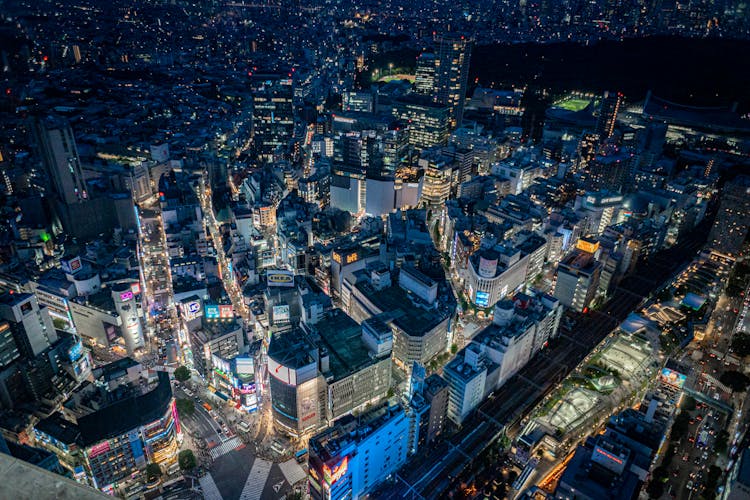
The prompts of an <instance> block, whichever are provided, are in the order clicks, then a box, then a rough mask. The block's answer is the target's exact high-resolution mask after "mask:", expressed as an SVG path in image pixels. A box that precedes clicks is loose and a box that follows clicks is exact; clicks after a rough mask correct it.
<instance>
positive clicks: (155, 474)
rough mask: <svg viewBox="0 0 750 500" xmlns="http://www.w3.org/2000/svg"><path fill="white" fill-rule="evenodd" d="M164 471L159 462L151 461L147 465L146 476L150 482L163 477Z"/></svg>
mask: <svg viewBox="0 0 750 500" xmlns="http://www.w3.org/2000/svg"><path fill="white" fill-rule="evenodd" d="M162 474H163V472H162V471H161V467H159V464H155V463H153V462H152V463H150V464H148V465H146V478H147V479H148V481H149V482H151V481H156V480H157V479H159V478H160V477H161V475H162Z"/></svg>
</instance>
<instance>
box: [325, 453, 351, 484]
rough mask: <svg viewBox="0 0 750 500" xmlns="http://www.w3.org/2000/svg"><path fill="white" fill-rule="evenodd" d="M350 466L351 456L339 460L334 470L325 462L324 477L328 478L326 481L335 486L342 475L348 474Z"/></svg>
mask: <svg viewBox="0 0 750 500" xmlns="http://www.w3.org/2000/svg"><path fill="white" fill-rule="evenodd" d="M348 468H349V457H344V459H343V460H341V462H339V464H338V465H336V466H335V467H334V468H333V470H331V468H330V467H328V466H327V465H325V464H323V478H324V479H325V480H326V483H328V484H329V485H330V486H333V485H334V484H335V483H336V481H338V480H339V479H341V477H342V476H343V475H344V474H346V471H347V469H348Z"/></svg>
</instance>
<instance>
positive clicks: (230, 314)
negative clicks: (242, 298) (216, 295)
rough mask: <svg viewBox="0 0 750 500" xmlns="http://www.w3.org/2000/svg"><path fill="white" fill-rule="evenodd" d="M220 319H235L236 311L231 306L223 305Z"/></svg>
mask: <svg viewBox="0 0 750 500" xmlns="http://www.w3.org/2000/svg"><path fill="white" fill-rule="evenodd" d="M219 318H221V319H232V318H234V309H233V308H232V306H231V304H222V305H220V306H219Z"/></svg>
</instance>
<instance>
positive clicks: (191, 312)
mask: <svg viewBox="0 0 750 500" xmlns="http://www.w3.org/2000/svg"><path fill="white" fill-rule="evenodd" d="M180 307H181V309H182V315H183V316H184V317H185V319H186V320H188V321H190V320H191V319H193V318H197V317H198V316H202V315H203V310H202V309H201V303H200V301H199V300H188V301H186V302H183V303H182V304H181V305H180Z"/></svg>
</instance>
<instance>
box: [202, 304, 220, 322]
mask: <svg viewBox="0 0 750 500" xmlns="http://www.w3.org/2000/svg"><path fill="white" fill-rule="evenodd" d="M203 311H204V314H205V315H206V319H219V306H217V305H216V304H206V306H205V307H204V309H203Z"/></svg>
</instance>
